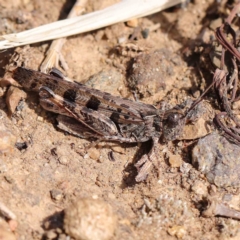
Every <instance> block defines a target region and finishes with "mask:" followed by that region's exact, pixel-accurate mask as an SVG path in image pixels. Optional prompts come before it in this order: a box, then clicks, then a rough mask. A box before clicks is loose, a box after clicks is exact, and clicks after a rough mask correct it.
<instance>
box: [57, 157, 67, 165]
mask: <svg viewBox="0 0 240 240" xmlns="http://www.w3.org/2000/svg"><path fill="white" fill-rule="evenodd" d="M58 161H59V163H60V164H62V165H68V163H69V159H68V158H67V157H66V156H60V157H59V158H58Z"/></svg>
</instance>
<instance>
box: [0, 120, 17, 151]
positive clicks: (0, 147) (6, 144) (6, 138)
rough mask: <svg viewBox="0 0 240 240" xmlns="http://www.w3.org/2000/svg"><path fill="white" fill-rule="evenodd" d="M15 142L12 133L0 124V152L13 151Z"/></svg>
mask: <svg viewBox="0 0 240 240" xmlns="http://www.w3.org/2000/svg"><path fill="white" fill-rule="evenodd" d="M15 142H16V137H15V136H14V135H12V133H11V132H10V131H8V130H7V129H6V127H5V126H4V125H3V124H1V125H0V153H7V152H11V151H13V149H14V145H15Z"/></svg>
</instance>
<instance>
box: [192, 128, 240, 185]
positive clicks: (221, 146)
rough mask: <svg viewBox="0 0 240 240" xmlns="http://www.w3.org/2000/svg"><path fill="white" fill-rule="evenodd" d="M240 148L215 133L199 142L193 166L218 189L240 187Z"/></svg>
mask: <svg viewBox="0 0 240 240" xmlns="http://www.w3.org/2000/svg"><path fill="white" fill-rule="evenodd" d="M239 156H240V147H239V146H237V145H235V144H233V143H231V142H229V141H228V140H227V139H226V138H225V137H223V136H220V135H219V134H218V133H217V132H213V133H211V134H209V135H207V136H206V137H204V138H202V139H200V140H198V143H197V144H196V146H195V147H194V148H193V151H192V164H193V166H196V168H197V169H198V170H199V171H200V172H202V173H203V174H204V175H205V176H206V178H207V180H208V181H209V182H210V183H213V184H215V185H216V186H218V187H239V186H240V159H239Z"/></svg>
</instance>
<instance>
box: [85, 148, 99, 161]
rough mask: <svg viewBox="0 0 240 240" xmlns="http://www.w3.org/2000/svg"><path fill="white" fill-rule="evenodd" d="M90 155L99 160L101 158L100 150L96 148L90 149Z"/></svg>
mask: <svg viewBox="0 0 240 240" xmlns="http://www.w3.org/2000/svg"><path fill="white" fill-rule="evenodd" d="M87 152H88V156H89V157H90V158H91V159H93V160H98V159H99V158H100V152H99V150H97V149H96V148H90V149H88V151H87Z"/></svg>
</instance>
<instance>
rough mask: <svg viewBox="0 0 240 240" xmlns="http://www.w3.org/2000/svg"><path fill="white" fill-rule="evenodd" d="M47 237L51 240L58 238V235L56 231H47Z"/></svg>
mask: <svg viewBox="0 0 240 240" xmlns="http://www.w3.org/2000/svg"><path fill="white" fill-rule="evenodd" d="M45 236H46V238H47V239H49V240H51V239H55V238H56V237H57V233H56V232H55V231H54V230H49V231H47V233H46V234H45Z"/></svg>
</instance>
